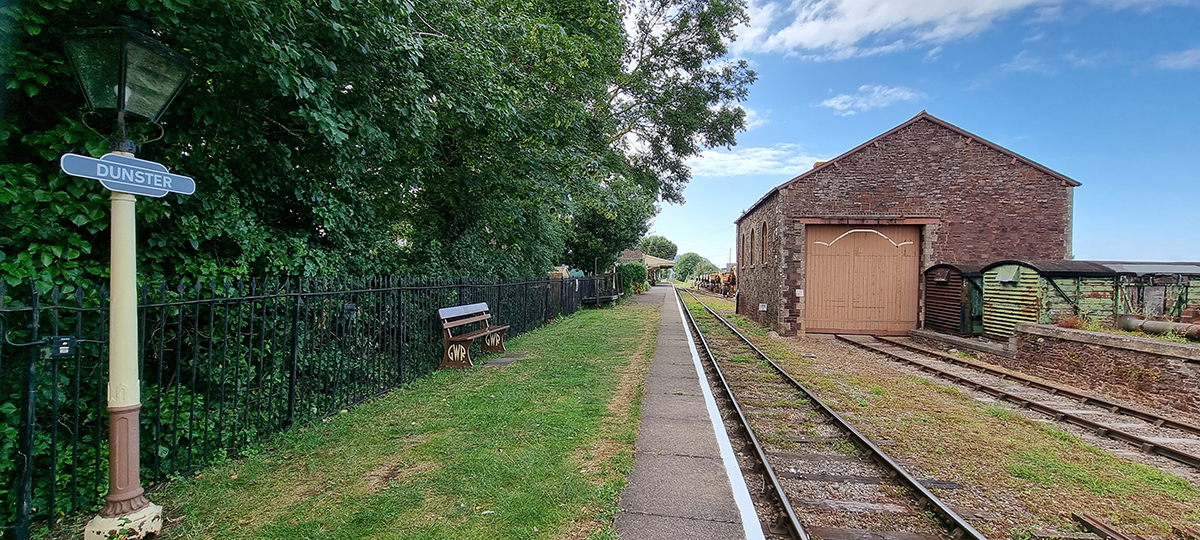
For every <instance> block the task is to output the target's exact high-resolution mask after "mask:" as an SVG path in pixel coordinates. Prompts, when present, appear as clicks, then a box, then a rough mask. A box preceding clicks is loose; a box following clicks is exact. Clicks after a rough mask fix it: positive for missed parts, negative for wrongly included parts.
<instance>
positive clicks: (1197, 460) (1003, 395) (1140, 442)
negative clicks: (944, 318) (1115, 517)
mask: <svg viewBox="0 0 1200 540" xmlns="http://www.w3.org/2000/svg"><path fill="white" fill-rule="evenodd" d="M838 339H840V340H842V341H845V342H847V343H851V344H854V345H857V346H859V347H861V348H863V349H866V350H869V351H873V352H877V353H880V354H883V355H885V356H888V357H890V358H894V359H896V360H900V361H901V362H905V363H907V364H909V365H912V366H915V367H917V368H918V369H920V370H922V371H928V372H932V373H934V374H936V375H937V376H939V377H942V378H944V379H948V380H950V381H952V382H955V383H957V384H960V385H963V386H966V387H968V388H971V389H973V390H977V391H980V392H983V393H986V394H990V395H992V396H995V397H997V398H1000V399H1001V400H1003V401H1008V402H1010V403H1015V404H1016V405H1018V406H1020V407H1022V408H1028V409H1032V410H1035V411H1037V412H1040V413H1042V414H1045V415H1047V416H1051V417H1053V418H1054V419H1055V420H1058V421H1066V422H1070V423H1072V424H1075V425H1077V426H1081V427H1085V428H1088V429H1091V430H1092V431H1094V432H1095V433H1096V435H1100V436H1102V437H1108V438H1110V439H1115V440H1118V441H1122V442H1126V443H1129V444H1132V445H1134V446H1137V447H1138V448H1139V449H1140V450H1141V451H1142V452H1144V453H1147V454H1157V455H1160V456H1162V457H1165V458H1167V459H1172V460H1175V461H1178V462H1180V463H1183V464H1185V465H1190V466H1192V467H1195V468H1197V469H1200V456H1197V455H1193V454H1189V453H1187V452H1184V451H1182V450H1178V449H1175V448H1171V447H1169V446H1164V445H1162V444H1161V443H1156V442H1153V441H1150V440H1149V439H1145V438H1143V437H1140V436H1138V435H1134V434H1132V433H1129V432H1127V431H1121V430H1120V429H1117V428H1114V427H1111V426H1107V425H1104V424H1101V423H1099V422H1096V421H1093V420H1088V419H1087V418H1084V417H1082V416H1078V415H1075V414H1071V413H1068V412H1064V411H1062V410H1059V409H1055V408H1054V407H1051V406H1049V405H1045V404H1042V403H1038V402H1036V401H1032V400H1029V399H1026V398H1023V397H1021V396H1018V395H1016V394H1013V393H1011V392H1006V391H1004V390H1001V389H999V388H996V387H994V386H990V385H987V384H983V383H981V382H978V381H973V380H971V379H968V378H966V377H963V376H961V375H956V374H954V373H950V372H949V371H946V370H943V369H940V368H937V367H935V366H931V365H929V364H926V363H924V362H919V361H917V360H913V359H911V358H905V357H903V356H900V355H898V354H896V353H893V352H891V351H888V350H886V349H883V348H880V347H873V346H871V344H870V343H863V342H859V341H856V340H854V339H851V338H849V337H846V336H843V335H839V336H838ZM887 343H891V342H890V341H888V342H887ZM1007 376H1010V377H1011V375H1007Z"/></svg>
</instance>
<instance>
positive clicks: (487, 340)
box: [483, 330, 508, 353]
mask: <svg viewBox="0 0 1200 540" xmlns="http://www.w3.org/2000/svg"><path fill="white" fill-rule="evenodd" d="M505 332H508V330H501V331H499V332H496V333H494V334H488V335H487V337H484V338H483V352H486V353H503V352H508V351H506V350H504V334H505Z"/></svg>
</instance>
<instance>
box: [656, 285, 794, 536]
mask: <svg viewBox="0 0 1200 540" xmlns="http://www.w3.org/2000/svg"><path fill="white" fill-rule="evenodd" d="M672 288H673V289H675V294H676V295H677V297H678V298H679V303H680V304H682V305H683V310H684V312H685V313H687V317H688V322H689V323H690V324H691V327H692V328H694V329H695V330H696V335H697V336H699V337H700V344H701V345H702V346H704V354H705V355H707V356H708V358H709V361H710V362H712V366H713V370H714V371H716V372H717V378H718V379H720V380H721V387H722V388H724V389H725V395H726V396H729V401H730V402H731V403H732V404H733V410H734V411H735V412H737V417H738V421H739V422H741V424H742V429H744V430H745V431H746V435H747V437H748V438H749V439H750V444H751V445H752V446H753V447H754V453H755V455H757V456H758V460H759V462H761V463H762V464H763V470H764V471H766V475H767V477H768V478H769V479H770V480H771V484H770V485H771V489H772V490H773V491H774V492H775V495H776V496H777V497H778V498H779V502H780V504H781V505H782V506H783V508H784V510H785V511H786V512H787V523H786V524H785V525H787V526H789V527H791V532H792V537H793V538H796V539H797V540H809V536H808V533H807V532H805V530H804V526H803V525H801V524H800V518H799V517H798V516H796V511H795V510H794V509H792V502H791V500H789V499H788V496H787V494H786V493H784V491H783V484H782V483H780V481H779V477H778V476H776V475H775V468H774V467H771V464H770V462H769V461H767V453H766V451H765V450H763V447H762V444H761V443H759V442H758V437H757V436H755V435H754V430H753V429H751V428H750V421H749V420H747V419H746V415H745V414H743V413H742V406H741V405H740V404H739V403H738V400H737V397H735V396H734V394H733V389H732V388H730V387H729V382H728V381H726V380H725V374H724V373H723V372H722V371H721V366H719V365H717V357H716V356H713V353H712V349H710V348H709V347H708V340H707V339H705V338H704V333H703V332H701V331H700V326H699V325H697V324H696V319H695V318H693V317H692V310H691V309H690V308H688V307H687V303H686V302H684V301H683V295H682V294H680V292H679V288H678V287H672ZM689 294H690V293H689Z"/></svg>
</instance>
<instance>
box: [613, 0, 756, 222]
mask: <svg viewBox="0 0 1200 540" xmlns="http://www.w3.org/2000/svg"><path fill="white" fill-rule="evenodd" d="M621 10H622V12H623V13H624V14H625V16H626V18H627V20H629V21H630V24H627V25H626V28H627V29H628V30H627V40H628V45H627V46H626V47H625V52H624V56H623V63H622V65H623V69H622V71H621V73H620V74H619V76H618V77H617V79H616V81H615V82H614V83H613V84H612V85H611V87H610V89H609V93H608V101H607V103H606V105H607V110H608V112H609V114H610V115H611V116H612V118H613V121H614V122H615V124H616V126H615V128H616V129H615V131H614V132H613V135H612V141H613V143H614V144H616V145H618V147H620V148H621V149H622V150H623V152H624V154H625V163H624V167H625V170H626V172H625V174H626V175H627V176H629V177H630V178H632V179H634V180H635V181H637V182H639V183H641V184H642V185H645V186H648V187H653V188H654V189H655V191H656V193H657V194H658V195H659V196H660V197H661V198H662V200H663V201H667V202H675V203H682V202H683V188H684V186H685V185H686V184H687V182H688V181H689V180H690V179H691V169H690V168H689V167H688V166H687V164H686V163H685V161H686V160H687V159H688V158H690V157H692V156H696V155H699V154H700V152H701V151H702V150H703V149H705V148H713V147H717V146H733V145H734V144H736V143H737V133H738V132H740V131H742V130H744V129H745V127H746V113H745V109H743V108H742V107H740V106H738V105H737V104H738V103H740V102H742V101H745V99H746V97H747V95H748V93H749V88H750V85H751V84H752V83H753V82H754V80H755V79H756V78H757V75H756V74H755V73H754V71H752V70H751V69H750V68H749V66H748V65H747V63H746V61H745V60H736V61H732V60H728V59H726V55H727V53H728V50H729V49H728V46H729V43H731V42H732V41H733V40H734V39H735V38H736V34H735V31H734V28H735V27H736V26H738V25H739V24H746V23H748V22H749V16H748V15H747V14H746V9H745V2H744V1H742V0H622V1H621Z"/></svg>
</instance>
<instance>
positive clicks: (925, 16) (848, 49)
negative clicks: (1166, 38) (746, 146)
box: [732, 0, 1200, 60]
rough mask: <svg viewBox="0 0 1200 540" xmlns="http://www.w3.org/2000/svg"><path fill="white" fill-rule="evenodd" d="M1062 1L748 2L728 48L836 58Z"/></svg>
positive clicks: (966, 30)
mask: <svg viewBox="0 0 1200 540" xmlns="http://www.w3.org/2000/svg"><path fill="white" fill-rule="evenodd" d="M1089 4H1091V6H1092V7H1093V8H1099V9H1110V10H1121V9H1136V10H1141V11H1149V10H1153V9H1156V8H1160V7H1163V6H1168V5H1193V4H1200V0H1091V1H1090V2H1089ZM1067 5H1068V4H1067V0H749V1H748V4H747V6H746V12H747V13H748V14H749V15H750V24H749V25H748V26H742V27H739V28H738V29H737V34H738V40H737V41H735V42H734V43H733V46H732V51H733V53H734V54H745V53H783V54H788V55H795V56H800V57H802V58H805V59H809V60H841V59H845V58H853V57H860V56H872V55H878V54H886V53H890V52H896V51H901V50H905V49H911V48H916V47H936V46H938V45H942V44H945V43H948V42H952V41H957V40H960V39H964V38H969V37H971V36H975V35H978V34H980V33H982V32H985V31H987V30H988V29H990V28H992V26H993V25H995V24H996V23H997V22H998V21H1001V20H1003V19H1005V18H1007V17H1013V16H1018V15H1026V16H1028V21H1027V22H1028V23H1029V24H1034V25H1038V24H1047V23H1051V22H1055V21H1058V20H1062V19H1063V18H1066V17H1065V14H1064V6H1067Z"/></svg>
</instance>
